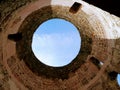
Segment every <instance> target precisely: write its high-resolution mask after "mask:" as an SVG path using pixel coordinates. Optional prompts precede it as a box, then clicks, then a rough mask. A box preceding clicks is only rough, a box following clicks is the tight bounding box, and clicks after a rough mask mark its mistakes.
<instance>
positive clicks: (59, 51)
mask: <svg viewBox="0 0 120 90" xmlns="http://www.w3.org/2000/svg"><path fill="white" fill-rule="evenodd" d="M80 46H81V37H80V35H79V33H78V30H77V28H76V27H75V26H74V25H73V24H71V23H70V22H68V21H65V20H63V19H51V20H48V21H46V22H44V23H43V24H42V25H40V26H39V27H38V29H37V30H36V32H35V33H34V35H33V41H32V49H33V52H34V54H35V56H36V57H37V58H38V59H39V60H40V61H41V62H42V63H44V64H46V65H49V66H53V67H59V66H64V65H67V64H69V63H70V62H71V61H72V60H73V59H74V58H75V57H76V56H77V55H78V52H79V50H80ZM117 82H118V83H119V85H120V74H119V75H118V76H117Z"/></svg>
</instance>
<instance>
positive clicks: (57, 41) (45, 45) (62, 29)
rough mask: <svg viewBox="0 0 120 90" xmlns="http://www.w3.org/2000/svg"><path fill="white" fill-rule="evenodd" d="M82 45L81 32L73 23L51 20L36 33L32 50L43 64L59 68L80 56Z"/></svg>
mask: <svg viewBox="0 0 120 90" xmlns="http://www.w3.org/2000/svg"><path fill="white" fill-rule="evenodd" d="M80 45H81V38H80V35H79V32H78V30H77V28H76V27H75V26H74V25H73V24H72V23H70V22H68V21H65V20H63V19H54V20H53V19H51V20H48V21H46V22H44V23H43V24H41V25H40V26H39V27H38V29H37V30H36V32H35V33H34V35H33V42H32V49H33V52H34V54H35V56H36V57H37V58H38V59H39V60H40V61H41V62H42V63H44V64H46V65H49V66H54V67H59V66H64V65H67V64H69V63H70V62H71V61H72V60H73V59H74V58H75V57H76V56H77V55H78V53H79V50H80Z"/></svg>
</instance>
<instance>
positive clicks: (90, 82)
mask: <svg viewBox="0 0 120 90" xmlns="http://www.w3.org/2000/svg"><path fill="white" fill-rule="evenodd" d="M75 2H76V3H75ZM51 18H63V19H65V20H68V21H70V22H72V23H73V24H74V25H75V26H76V27H77V28H78V30H79V32H80V34H81V38H82V45H81V51H80V52H79V54H78V56H77V57H76V58H75V59H74V61H73V62H72V63H70V64H69V65H66V66H64V67H58V68H55V67H49V66H46V65H44V64H42V63H40V62H39V61H38V60H37V59H36V57H35V56H34V54H33V52H32V50H31V42H32V39H31V38H32V35H33V33H34V31H35V30H36V28H37V27H38V26H39V25H40V24H41V23H43V22H44V21H46V20H48V19H51ZM101 62H102V63H103V65H102V64H101ZM119 66H120V18H119V17H116V16H114V15H111V14H109V13H108V12H105V11H103V10H101V9H99V8H97V7H94V6H92V5H89V4H87V3H86V2H83V1H81V0H2V1H0V90H119V89H120V87H119V86H118V84H117V81H116V74H117V73H120V69H119Z"/></svg>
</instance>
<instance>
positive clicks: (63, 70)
mask: <svg viewBox="0 0 120 90" xmlns="http://www.w3.org/2000/svg"><path fill="white" fill-rule="evenodd" d="M52 8H57V12H60V13H59V14H58V13H57V12H52V10H51V6H48V7H44V8H42V9H40V10H37V11H35V12H33V13H32V14H31V15H29V16H28V17H27V18H26V19H25V20H24V22H23V23H22V25H21V27H20V29H19V31H18V33H21V34H22V39H21V40H20V41H19V42H17V44H16V46H17V48H16V49H17V55H18V57H19V59H20V60H24V61H25V63H26V64H27V65H28V67H29V68H30V69H31V70H32V71H33V72H34V73H36V74H37V75H40V76H41V75H42V76H46V78H61V79H67V78H69V77H68V76H69V73H71V72H75V70H77V69H78V68H79V67H80V66H81V65H82V64H83V63H84V62H85V60H86V59H87V56H88V55H89V54H90V53H91V50H92V47H91V44H92V39H91V38H90V37H88V36H87V35H84V34H83V31H81V30H80V28H79V27H77V28H78V30H79V32H80V34H81V38H82V43H81V50H80V52H79V54H78V56H77V57H76V58H75V59H74V60H73V61H72V62H71V63H70V64H68V65H66V66H63V67H51V66H47V65H45V64H43V63H41V62H40V61H39V60H38V59H37V58H36V57H35V56H34V54H33V52H32V49H31V43H32V36H33V33H34V32H35V30H36V29H37V27H38V26H39V25H40V24H41V23H43V22H44V21H46V20H49V19H51V18H62V19H65V20H68V21H70V22H72V23H73V24H76V23H75V21H74V20H72V17H73V16H72V15H73V14H71V13H70V12H66V13H67V14H66V15H64V14H61V12H63V11H69V8H67V7H65V8H63V7H62V9H61V7H60V6H53V7H52ZM58 10H60V11H58ZM68 16H69V17H70V18H69V17H68ZM76 18H77V17H76ZM75 26H77V25H75ZM21 48H22V49H21ZM88 48H89V49H88ZM23 52H24V53H23Z"/></svg>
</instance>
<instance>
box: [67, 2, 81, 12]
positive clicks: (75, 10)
mask: <svg viewBox="0 0 120 90" xmlns="http://www.w3.org/2000/svg"><path fill="white" fill-rule="evenodd" d="M81 6H82V4H80V3H78V2H75V3H74V4H73V5H72V7H71V8H70V10H69V11H70V12H71V13H77V12H78V11H79V9H80V8H81Z"/></svg>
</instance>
